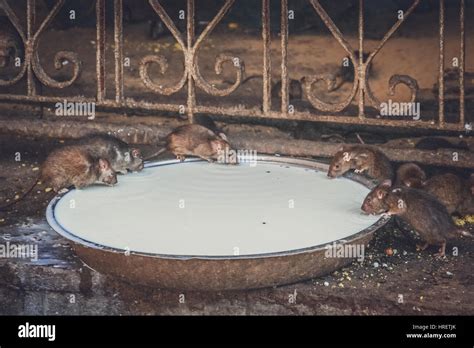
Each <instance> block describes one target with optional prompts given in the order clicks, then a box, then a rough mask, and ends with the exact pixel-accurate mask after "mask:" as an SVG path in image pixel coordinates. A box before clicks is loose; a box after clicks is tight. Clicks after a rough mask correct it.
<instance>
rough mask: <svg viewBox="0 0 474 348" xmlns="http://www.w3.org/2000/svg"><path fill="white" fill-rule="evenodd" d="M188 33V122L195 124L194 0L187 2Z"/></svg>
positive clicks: (186, 61) (186, 62) (186, 60)
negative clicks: (193, 72)
mask: <svg viewBox="0 0 474 348" xmlns="http://www.w3.org/2000/svg"><path fill="white" fill-rule="evenodd" d="M186 31H187V52H186V54H185V55H186V59H185V64H186V67H185V69H186V71H187V72H188V101H187V114H188V121H189V122H190V123H194V107H195V105H196V90H195V86H194V80H193V74H192V71H193V64H194V52H193V44H194V0H187V17H186Z"/></svg>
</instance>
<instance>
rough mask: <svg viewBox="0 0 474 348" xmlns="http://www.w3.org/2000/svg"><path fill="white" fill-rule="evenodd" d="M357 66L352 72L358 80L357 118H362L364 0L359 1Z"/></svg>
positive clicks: (364, 78) (363, 89)
mask: <svg viewBox="0 0 474 348" xmlns="http://www.w3.org/2000/svg"><path fill="white" fill-rule="evenodd" d="M358 59H359V64H358V65H357V71H355V72H354V76H357V77H358V79H359V118H361V119H362V118H364V114H365V110H364V93H365V80H366V76H365V75H366V72H367V70H366V69H365V62H364V0H359V57H358Z"/></svg>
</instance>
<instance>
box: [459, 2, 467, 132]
mask: <svg viewBox="0 0 474 348" xmlns="http://www.w3.org/2000/svg"><path fill="white" fill-rule="evenodd" d="M460 6H461V8H460V10H459V26H460V35H461V43H460V53H459V123H460V125H461V127H464V123H465V122H466V116H465V107H466V105H465V91H464V69H465V58H466V51H465V47H466V37H465V35H464V25H465V17H464V11H465V8H466V7H465V6H466V4H465V3H464V0H461V5H460Z"/></svg>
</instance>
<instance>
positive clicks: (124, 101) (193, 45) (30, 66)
mask: <svg viewBox="0 0 474 348" xmlns="http://www.w3.org/2000/svg"><path fill="white" fill-rule="evenodd" d="M105 1H106V0H96V19H97V24H96V77H97V94H96V97H95V98H93V99H91V98H83V97H80V96H72V97H67V99H68V100H70V101H73V102H74V101H77V102H81V101H82V102H96V105H97V106H98V107H104V108H111V109H124V108H134V109H135V108H136V109H144V110H154V111H160V110H162V111H173V112H177V111H182V109H183V106H184V105H179V104H178V103H176V104H166V103H151V102H148V101H138V100H135V99H133V98H125V96H124V66H123V64H124V61H123V59H124V57H123V0H114V1H113V4H114V62H115V72H114V78H115V96H114V97H111V98H110V99H107V97H106V67H105V62H106V61H105V43H106V26H105V18H106V16H105ZM110 1H111V0H110ZM270 1H271V0H262V12H261V14H262V18H261V19H262V43H263V70H262V75H263V99H262V106H261V108H260V106H259V107H249V106H247V107H245V106H244V107H242V106H241V105H239V106H236V107H219V106H201V105H197V102H196V88H199V89H201V90H202V91H203V92H205V93H207V94H208V95H212V96H226V95H229V94H231V93H232V92H234V91H235V90H236V89H237V88H238V87H239V85H240V84H241V78H242V74H243V67H244V63H243V61H241V59H240V58H239V57H235V56H233V55H229V54H219V55H218V57H217V58H216V62H215V71H216V74H218V75H219V74H221V73H222V71H223V69H224V68H223V67H224V64H227V62H232V61H234V66H233V69H235V70H236V80H235V82H234V84H233V85H232V86H231V87H229V88H225V89H218V88H217V87H215V86H214V85H213V84H211V83H209V82H207V81H206V80H205V79H204V77H203V76H202V75H201V73H200V72H199V64H198V59H197V57H198V51H199V47H200V46H201V44H202V43H203V42H204V41H205V40H206V39H207V37H208V36H209V34H210V33H211V31H212V30H213V29H214V28H215V26H216V25H217V24H218V23H219V22H220V21H221V20H222V18H223V16H224V15H225V14H226V13H227V11H228V10H229V8H230V7H231V6H232V4H233V3H234V1H233V0H227V1H226V2H225V4H224V6H223V7H222V8H221V9H220V11H219V12H218V14H217V15H216V16H215V17H214V19H213V20H212V21H211V22H210V24H209V25H208V26H207V27H206V28H205V29H204V31H203V33H201V35H199V36H198V37H196V35H195V0H187V16H186V34H187V38H186V41H185V40H184V35H183V34H182V33H180V32H179V30H178V29H177V28H176V26H175V25H174V23H173V21H172V20H171V18H170V17H169V16H168V14H167V13H166V10H165V9H164V8H163V7H162V6H161V4H160V2H159V0H149V3H150V5H151V6H152V8H153V9H154V10H155V12H156V13H157V15H158V16H159V17H160V19H161V20H162V21H163V23H164V24H165V25H166V27H167V28H168V29H170V31H171V33H172V34H173V37H174V38H175V39H176V40H177V42H178V44H179V46H180V47H181V48H182V49H183V52H184V68H185V72H184V75H183V77H182V78H181V80H180V81H179V82H178V83H177V84H176V85H174V86H168V87H164V86H162V85H161V84H155V83H153V82H152V80H151V78H150V76H149V75H148V67H149V66H150V65H151V64H158V66H159V67H160V69H161V73H162V74H165V73H166V70H167V68H168V63H167V59H166V57H165V56H163V55H149V56H146V57H144V58H143V59H142V61H141V63H140V69H139V72H140V77H141V78H142V81H143V83H144V84H145V86H146V87H148V88H149V89H150V90H151V91H153V92H155V93H158V94H162V95H171V94H174V93H176V92H178V91H180V90H182V89H183V88H184V85H185V84H186V83H187V91H186V92H187V94H186V98H187V99H186V102H183V104H184V103H185V104H186V107H185V110H186V113H187V116H188V119H189V121H190V122H193V116H194V114H195V113H199V112H207V113H215V114H216V115H229V116H241V117H245V116H248V117H258V118H276V119H289V120H304V121H321V122H334V123H347V124H362V125H380V126H391V127H408V128H426V129H439V130H457V131H462V130H464V129H465V127H466V125H465V123H466V105H465V103H466V101H465V97H466V96H465V80H464V79H465V55H466V52H465V43H466V37H465V0H460V13H459V20H460V57H459V86H460V96H459V105H460V107H459V109H460V111H459V115H460V116H459V122H455V123H454V122H453V123H451V122H446V120H445V117H446V116H445V105H444V103H445V81H444V68H445V64H444V54H445V43H444V41H445V0H439V11H440V13H439V72H438V73H439V76H438V85H439V91H438V104H439V110H438V121H439V122H438V123H433V124H432V121H428V122H426V121H413V120H411V121H408V120H393V119H375V118H367V117H368V116H366V115H365V114H366V105H369V104H372V105H373V106H374V104H377V103H378V102H379V101H378V100H377V99H376V98H375V97H374V96H373V94H372V93H371V91H370V86H369V83H368V78H369V65H370V64H371V61H372V60H373V58H374V56H375V55H376V54H377V53H378V52H379V51H380V50H381V48H382V47H383V46H384V45H385V43H386V42H387V41H388V39H389V38H390V37H391V36H392V35H393V33H394V32H395V31H396V30H397V29H398V28H399V26H400V25H401V24H402V23H403V22H404V21H405V20H406V18H407V17H408V15H410V14H411V13H412V12H413V10H414V9H415V8H416V7H417V6H418V4H419V2H420V0H413V4H412V5H411V6H410V7H409V9H408V10H407V11H406V12H405V14H404V16H403V18H402V19H400V20H399V21H397V22H396V23H395V24H394V25H393V26H392V27H391V29H390V30H389V31H388V32H387V34H386V35H384V37H383V39H382V40H381V41H380V42H379V43H378V44H377V45H376V47H375V48H374V50H372V51H371V53H370V55H369V57H368V59H367V61H365V62H364V44H365V43H364V34H365V33H364V24H365V23H364V22H365V17H364V5H365V3H364V0H359V1H358V2H359V13H358V49H359V52H358V54H355V53H354V51H353V48H352V46H351V45H350V43H349V41H347V40H346V38H345V37H344V35H343V34H342V33H341V32H340V30H339V28H338V27H337V26H336V24H335V23H334V22H333V20H332V18H331V17H330V16H329V15H328V14H327V12H326V11H325V9H324V8H323V6H322V5H321V4H320V1H318V0H309V3H310V4H311V5H312V7H313V8H314V9H315V10H316V12H317V14H319V16H320V17H321V19H322V20H323V22H324V23H325V25H326V26H327V27H328V29H329V30H330V32H331V34H332V35H333V36H334V38H335V39H336V40H337V41H338V42H339V43H340V44H341V46H342V47H343V49H344V50H345V51H346V52H347V53H348V55H349V56H350V58H351V61H352V62H353V64H354V66H355V67H356V71H355V81H354V85H353V88H352V92H351V94H350V95H349V97H348V98H347V99H346V100H345V101H343V102H339V103H338V104H330V103H323V102H322V101H321V100H319V99H318V98H317V96H316V95H314V93H312V94H311V95H307V96H306V97H307V99H308V101H309V102H310V103H311V104H312V105H313V106H314V107H315V108H316V109H318V110H319V111H320V112H322V113H323V114H322V115H318V114H315V113H312V112H309V111H305V112H302V111H298V110H294V112H293V111H292V112H289V106H290V105H289V103H290V100H289V97H290V96H289V89H290V88H289V87H290V81H291V79H290V76H289V72H288V49H289V47H288V39H289V33H288V29H289V27H288V22H289V18H288V14H289V8H288V0H281V1H280V3H281V13H280V16H281V18H280V20H281V22H280V31H281V32H280V34H281V40H280V45H281V47H280V49H281V51H280V53H281V91H279V92H281V108H280V109H279V110H275V111H272V92H273V93H275V92H274V91H272V74H271V72H272V66H271V31H270V25H271V21H270ZM26 4H27V7H26V22H25V23H26V28H23V26H22V25H21V23H20V22H19V20H18V18H17V17H16V15H15V13H14V11H12V10H11V8H10V7H9V6H8V4H7V3H5V13H6V15H7V17H8V18H9V19H10V21H11V22H12V24H13V26H14V27H15V28H16V30H17V31H18V33H19V35H20V36H21V39H22V41H23V43H24V45H25V62H24V65H23V67H22V69H23V70H22V71H20V74H19V75H18V76H16V77H14V78H13V79H10V80H7V81H4V80H0V86H10V85H12V84H14V83H17V82H18V81H19V80H20V79H22V78H25V77H24V73H25V72H26V82H27V92H26V94H25V95H10V94H0V101H17V102H26V103H32V104H33V103H39V104H41V103H52V102H58V101H63V100H64V97H48V96H41V95H38V94H41V92H40V90H39V89H38V91H37V90H36V89H37V88H36V87H37V86H38V87H41V86H43V85H44V86H47V87H50V88H65V87H68V86H70V85H71V84H72V83H74V82H75V81H76V79H77V77H78V75H79V72H80V69H81V62H80V60H79V57H78V55H77V54H76V53H74V52H68V51H60V52H57V54H56V55H55V63H54V64H55V67H56V69H60V68H62V66H63V65H64V64H63V63H64V61H68V62H69V63H71V64H70V65H69V66H73V69H74V73H73V76H72V78H71V79H70V80H68V81H57V80H54V79H53V78H51V77H49V76H48V75H47V74H46V72H45V71H44V70H43V68H42V67H41V64H40V60H39V57H38V48H37V43H38V39H39V37H40V36H41V33H42V32H43V31H44V29H45V28H46V27H47V26H48V25H49V24H50V23H51V21H52V20H53V19H54V17H55V15H56V14H57V13H58V11H59V10H60V8H61V7H62V5H63V4H64V0H57V2H56V3H55V5H54V6H53V10H52V11H51V12H50V13H49V14H48V16H47V18H46V19H45V20H44V21H43V22H42V23H41V25H39V28H38V29H37V30H35V14H36V13H35V12H36V0H26ZM25 29H26V30H25ZM24 30H25V31H24ZM235 61H237V62H238V64H237V63H235ZM394 77H397V78H394ZM305 78H306V77H305ZM392 78H393V83H392V82H390V84H391V85H390V92H393V88H394V86H396V85H397V84H398V83H403V84H405V85H406V86H408V87H409V88H410V89H411V90H412V101H413V100H414V98H416V90H417V88H418V86H417V83H416V80H414V79H413V78H411V77H410V76H408V75H394V76H392V77H391V79H390V81H392ZM305 81H307V82H308V81H309V83H307V84H306V86H305V89H306V91H308V85H309V84H314V83H316V82H318V81H325V82H328V81H329V79H328V78H327V77H324V76H322V75H319V76H318V75H314V76H310V78H309V79H305ZM357 88H358V89H359V90H358V91H357ZM414 91H415V92H414ZM356 93H358V94H359V98H358V103H357V104H358V115H351V116H347V115H344V116H343V115H337V114H336V113H337V112H340V111H343V110H345V109H346V108H347V107H348V106H349V104H351V103H352V104H353V103H355V99H354V97H355V94H356ZM378 104H380V103H378ZM375 107H376V108H377V106H376V105H375ZM354 114H355V112H354ZM357 116H358V117H357Z"/></svg>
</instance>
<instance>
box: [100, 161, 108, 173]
mask: <svg viewBox="0 0 474 348" xmlns="http://www.w3.org/2000/svg"><path fill="white" fill-rule="evenodd" d="M99 168H100V170H106V169H107V168H109V162H107V160H105V159H103V158H100V159H99Z"/></svg>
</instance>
